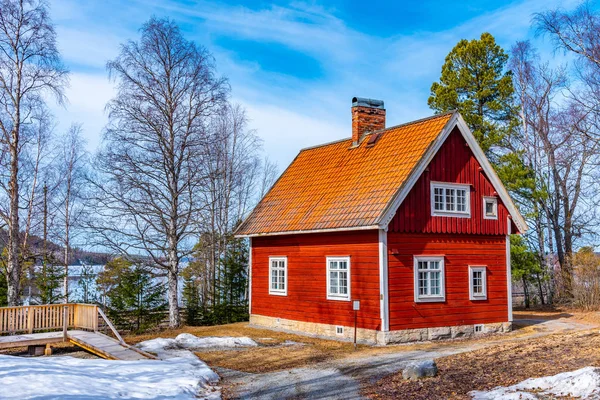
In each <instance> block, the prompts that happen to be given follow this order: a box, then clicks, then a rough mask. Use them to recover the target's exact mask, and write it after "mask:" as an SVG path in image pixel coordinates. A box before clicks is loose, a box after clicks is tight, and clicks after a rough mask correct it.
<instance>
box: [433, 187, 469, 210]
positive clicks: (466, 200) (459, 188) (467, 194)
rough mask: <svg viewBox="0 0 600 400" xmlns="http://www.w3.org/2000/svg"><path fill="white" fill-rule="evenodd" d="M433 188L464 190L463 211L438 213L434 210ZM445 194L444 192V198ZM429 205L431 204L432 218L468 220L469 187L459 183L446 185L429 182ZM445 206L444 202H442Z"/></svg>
mask: <svg viewBox="0 0 600 400" xmlns="http://www.w3.org/2000/svg"><path fill="white" fill-rule="evenodd" d="M435 188H442V189H444V190H445V189H458V190H464V191H465V192H466V193H465V211H445V210H444V211H438V210H436V209H435V191H434V189H435ZM445 196H446V193H445V191H444V198H445ZM430 203H431V215H432V216H434V217H457V218H470V217H471V185H465V184H459V183H446V182H434V181H432V182H431V185H430ZM444 204H445V200H444Z"/></svg>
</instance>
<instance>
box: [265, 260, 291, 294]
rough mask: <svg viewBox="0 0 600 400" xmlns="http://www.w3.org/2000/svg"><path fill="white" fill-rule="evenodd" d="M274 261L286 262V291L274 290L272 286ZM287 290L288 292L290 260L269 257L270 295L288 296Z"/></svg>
mask: <svg viewBox="0 0 600 400" xmlns="http://www.w3.org/2000/svg"><path fill="white" fill-rule="evenodd" d="M273 261H283V262H284V266H283V271H284V274H285V276H284V278H285V280H284V283H283V284H284V286H285V288H284V290H281V289H273V287H272V286H271V285H272V277H273ZM287 290H288V260H287V257H281V256H278V257H269V294H272V295H275V296H287Z"/></svg>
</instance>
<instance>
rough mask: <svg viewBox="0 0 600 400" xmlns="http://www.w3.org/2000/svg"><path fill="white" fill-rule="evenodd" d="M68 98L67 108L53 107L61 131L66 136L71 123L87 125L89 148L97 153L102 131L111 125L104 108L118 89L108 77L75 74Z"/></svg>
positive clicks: (68, 90) (86, 132)
mask: <svg viewBox="0 0 600 400" xmlns="http://www.w3.org/2000/svg"><path fill="white" fill-rule="evenodd" d="M66 95H67V98H68V99H69V103H68V104H66V106H65V107H60V106H57V105H54V106H52V112H53V113H54V114H55V115H56V117H57V119H58V122H59V123H58V126H57V129H58V130H59V131H60V132H63V131H65V130H66V129H68V127H69V125H70V124H71V123H74V122H77V123H81V124H83V134H84V136H85V138H86V141H87V144H88V148H89V150H90V151H94V150H95V149H96V148H97V147H98V145H99V144H100V140H101V136H102V135H101V133H102V129H103V128H104V126H105V125H106V122H107V116H106V113H105V111H104V107H105V106H106V103H107V102H108V101H109V100H110V99H111V98H112V97H113V96H114V95H115V89H114V87H113V85H112V84H111V83H110V82H109V81H108V79H107V78H106V76H104V75H99V74H84V73H72V74H71V85H70V87H69V88H68V89H67V91H66Z"/></svg>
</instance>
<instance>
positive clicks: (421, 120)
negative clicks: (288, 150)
mask: <svg viewBox="0 0 600 400" xmlns="http://www.w3.org/2000/svg"><path fill="white" fill-rule="evenodd" d="M457 111H458V110H451V111H447V112H445V113H441V114H433V115H430V116H428V117H424V118H420V119H416V120H414V121H409V122H404V123H402V124H398V125H393V126H390V127H387V128H383V129H378V130H376V131H372V132H367V133H365V134H364V135H363V137H362V138H361V139H363V140H364V138H366V137H367V136H368V135H372V134H375V133H381V132H385V131H388V130H392V129H398V128H402V127H405V126H409V125H413V124H419V123H421V122H426V121H429V120H432V119H435V118H440V117H444V116H446V115H450V114H454V113H455V112H457ZM348 140H352V138H351V137H350V138H344V139H337V140H333V141H331V142H326V143H321V144H316V145H314V146H308V147H304V148H302V149H300V151H299V152H298V153H302V152H303V151H305V150H313V149H318V148H319V147H325V146H330V145H332V144H336V143H341V142H346V141H348ZM361 142H362V140H361Z"/></svg>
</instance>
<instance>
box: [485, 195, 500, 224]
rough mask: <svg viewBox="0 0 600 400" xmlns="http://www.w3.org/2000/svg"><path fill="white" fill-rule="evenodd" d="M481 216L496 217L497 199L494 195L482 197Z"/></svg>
mask: <svg viewBox="0 0 600 400" xmlns="http://www.w3.org/2000/svg"><path fill="white" fill-rule="evenodd" d="M483 218H484V219H498V199H497V198H496V197H484V198H483Z"/></svg>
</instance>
